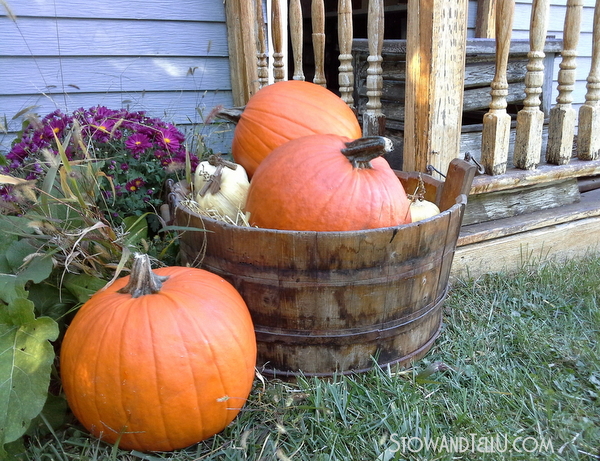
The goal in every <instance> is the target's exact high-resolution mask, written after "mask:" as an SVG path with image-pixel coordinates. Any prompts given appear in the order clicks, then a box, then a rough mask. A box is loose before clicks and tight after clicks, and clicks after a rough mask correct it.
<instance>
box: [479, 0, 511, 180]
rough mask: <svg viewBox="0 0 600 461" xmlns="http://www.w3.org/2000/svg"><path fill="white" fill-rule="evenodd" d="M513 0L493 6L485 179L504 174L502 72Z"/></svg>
mask: <svg viewBox="0 0 600 461" xmlns="http://www.w3.org/2000/svg"><path fill="white" fill-rule="evenodd" d="M514 11H515V0H498V3H497V4H496V21H495V22H496V72H495V74H494V79H493V81H492V83H491V85H490V86H491V88H492V90H491V92H490V93H491V96H492V101H491V103H490V110H489V111H488V113H487V114H485V115H484V117H483V132H482V140H481V163H482V165H483V167H484V168H485V172H486V173H487V174H489V175H498V174H503V173H505V172H506V164H507V161H508V146H509V141H510V123H511V118H510V115H509V114H508V113H507V112H506V105H507V103H506V97H507V96H508V82H507V79H506V70H507V67H508V55H509V52H510V36H511V32H512V24H513V17H514Z"/></svg>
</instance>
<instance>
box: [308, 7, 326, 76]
mask: <svg viewBox="0 0 600 461" xmlns="http://www.w3.org/2000/svg"><path fill="white" fill-rule="evenodd" d="M311 13H312V28H313V31H312V40H313V52H314V56H315V77H314V79H313V83H316V84H317V85H321V86H327V80H326V79H325V4H324V3H323V0H312V5H311Z"/></svg>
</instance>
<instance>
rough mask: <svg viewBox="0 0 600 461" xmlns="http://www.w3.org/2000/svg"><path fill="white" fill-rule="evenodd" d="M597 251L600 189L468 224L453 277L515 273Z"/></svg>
mask: <svg viewBox="0 0 600 461" xmlns="http://www.w3.org/2000/svg"><path fill="white" fill-rule="evenodd" d="M595 251H600V189H595V190H590V191H587V192H584V193H582V194H581V201H579V202H577V203H572V204H568V205H564V206H561V207H557V208H553V209H550V210H540V211H536V212H532V213H528V214H525V215H519V216H512V217H508V218H504V219H497V220H495V221H490V222H485V223H478V224H472V225H467V226H463V227H462V228H461V232H460V236H459V239H458V244H457V249H456V253H455V256H454V262H453V264H452V276H453V277H463V276H469V277H478V276H480V275H482V274H484V273H486V272H501V271H514V270H517V269H519V268H520V267H523V266H524V265H528V264H537V263H539V262H541V261H544V260H546V259H548V258H553V259H559V260H562V259H568V258H573V257H579V256H583V255H586V254H588V253H589V252H595Z"/></svg>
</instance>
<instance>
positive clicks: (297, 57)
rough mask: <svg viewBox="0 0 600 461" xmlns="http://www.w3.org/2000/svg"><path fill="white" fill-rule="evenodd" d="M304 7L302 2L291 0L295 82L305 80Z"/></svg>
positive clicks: (291, 34) (291, 36)
mask: <svg viewBox="0 0 600 461" xmlns="http://www.w3.org/2000/svg"><path fill="white" fill-rule="evenodd" d="M303 35H304V30H303V27H302V6H301V3H300V0H290V40H291V41H292V54H293V58H294V75H293V76H292V78H293V79H294V80H304V79H305V78H304V69H302V49H303V43H302V40H303Z"/></svg>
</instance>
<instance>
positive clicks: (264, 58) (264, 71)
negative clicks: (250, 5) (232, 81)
mask: <svg viewBox="0 0 600 461" xmlns="http://www.w3.org/2000/svg"><path fill="white" fill-rule="evenodd" d="M254 2H255V6H256V23H257V24H256V47H257V48H258V52H257V53H256V59H257V66H258V69H257V76H258V86H259V87H260V88H262V87H264V86H265V85H268V84H269V55H268V53H267V48H268V47H267V25H266V24H265V21H264V17H263V7H262V2H261V1H260V0H254Z"/></svg>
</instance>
